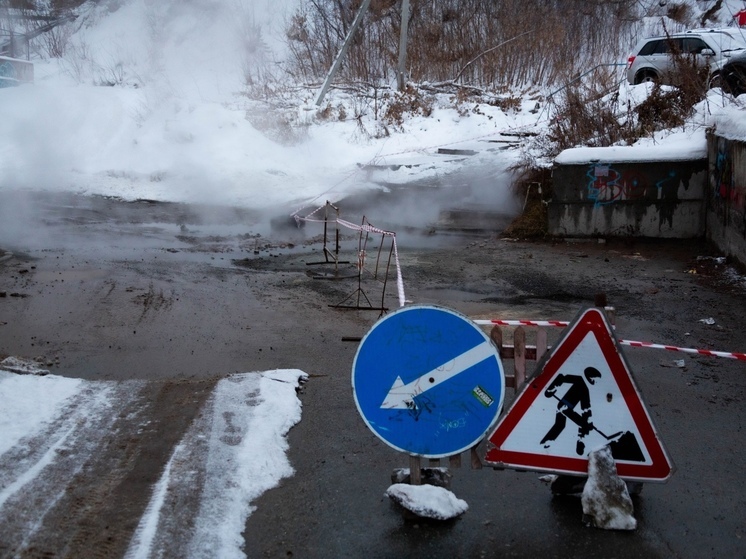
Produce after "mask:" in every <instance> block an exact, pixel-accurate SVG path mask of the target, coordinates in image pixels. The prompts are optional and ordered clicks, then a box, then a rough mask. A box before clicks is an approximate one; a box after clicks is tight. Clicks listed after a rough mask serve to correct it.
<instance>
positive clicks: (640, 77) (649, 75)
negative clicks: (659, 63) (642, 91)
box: [635, 70, 658, 85]
mask: <svg viewBox="0 0 746 559" xmlns="http://www.w3.org/2000/svg"><path fill="white" fill-rule="evenodd" d="M657 81H658V74H656V73H655V72H653V71H652V70H640V71H639V72H637V75H636V76H635V85H640V84H641V83H655V82H657Z"/></svg>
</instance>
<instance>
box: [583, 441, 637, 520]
mask: <svg viewBox="0 0 746 559" xmlns="http://www.w3.org/2000/svg"><path fill="white" fill-rule="evenodd" d="M581 502H582V503H583V516H584V519H585V520H586V521H587V522H588V524H590V525H592V526H595V527H596V528H603V529H604V530H634V529H635V528H637V520H636V519H635V517H634V515H633V513H634V506H633V505H632V499H631V498H630V496H629V492H628V491H627V484H625V483H624V481H622V479H621V478H620V477H619V475H618V474H617V471H616V463H615V462H614V458H613V457H612V456H611V449H610V448H609V446H608V445H606V446H604V447H602V448H600V449H598V450H594V451H593V452H591V453H590V454H589V455H588V481H586V483H585V487H584V488H583V495H582V497H581Z"/></svg>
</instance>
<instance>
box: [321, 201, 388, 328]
mask: <svg viewBox="0 0 746 559" xmlns="http://www.w3.org/2000/svg"><path fill="white" fill-rule="evenodd" d="M366 224H367V225H370V223H369V222H368V221H367V219H366V218H365V216H363V221H362V225H363V226H365V225H366ZM363 234H365V236H364V237H363ZM368 237H369V232H368V231H367V230H365V228H364V227H363V228H361V230H360V237H359V238H358V262H357V268H358V270H357V289H356V290H355V291H353V292H352V293H351V294H350V295H348V296H347V297H345V298H344V299H343V300H342V301H340V302H339V303H337V304H336V305H329V306H330V307H332V308H335V309H348V310H365V311H380V313H381V315H383V314H384V313H385V312H387V311H388V310H389V309H388V307H386V306H384V301H385V297H386V284H387V280H388V274H389V269H390V267H391V257H392V255H393V252H394V244H393V241H392V243H391V250H390V251H389V259H388V262H387V264H386V275H385V277H384V279H383V288H382V290H381V305H380V306H378V307H374V306H373V304H372V303H371V302H370V299H368V296H367V295H366V294H365V291H364V290H363V285H362V282H363V272H364V271H365V255H366V249H367V247H368ZM385 238H386V235H385V234H383V235H381V244H380V246H379V247H378V256H377V258H376V266H375V271H374V272H373V279H376V280H377V279H378V267H379V264H380V260H381V250H382V249H383V242H384V240H385ZM353 298H354V299H355V304H345V303H347V302H348V301H350V300H351V299H353ZM361 299H365V302H366V303H367V306H365V305H361Z"/></svg>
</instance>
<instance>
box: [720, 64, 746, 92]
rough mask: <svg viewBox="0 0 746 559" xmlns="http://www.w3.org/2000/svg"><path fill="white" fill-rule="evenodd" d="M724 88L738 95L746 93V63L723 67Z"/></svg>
mask: <svg viewBox="0 0 746 559" xmlns="http://www.w3.org/2000/svg"><path fill="white" fill-rule="evenodd" d="M722 82H723V89H724V90H725V91H726V92H728V93H730V94H731V95H733V97H738V96H739V95H742V94H744V93H746V65H740V64H733V65H730V66H728V67H726V68H723V78H722Z"/></svg>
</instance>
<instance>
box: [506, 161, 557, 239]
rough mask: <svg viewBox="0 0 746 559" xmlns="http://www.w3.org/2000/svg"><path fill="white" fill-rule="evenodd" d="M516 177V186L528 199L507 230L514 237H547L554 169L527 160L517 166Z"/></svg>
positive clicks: (522, 195) (520, 195)
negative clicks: (548, 206)
mask: <svg viewBox="0 0 746 559" xmlns="http://www.w3.org/2000/svg"><path fill="white" fill-rule="evenodd" d="M513 170H514V171H515V172H516V173H517V176H516V180H515V182H514V183H513V189H514V191H515V193H516V195H517V196H518V197H519V198H520V199H521V200H524V207H523V212H522V213H521V215H519V216H518V217H517V218H515V219H514V220H513V221H512V223H511V224H510V225H509V226H508V227H507V228H506V229H505V231H503V236H505V237H510V238H514V239H531V238H534V239H535V238H543V237H545V236H546V235H547V233H548V230H549V224H548V219H547V203H548V202H549V200H550V199H551V198H552V170H551V169H548V168H545V167H537V166H535V164H533V162H529V161H524V162H523V163H521V164H519V165H518V166H517V167H515V168H514V169H513Z"/></svg>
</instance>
